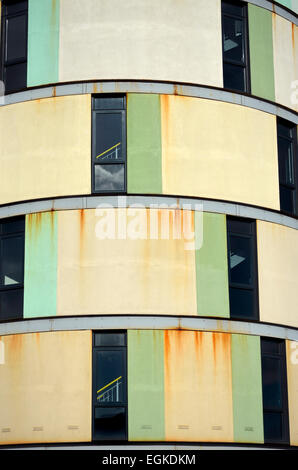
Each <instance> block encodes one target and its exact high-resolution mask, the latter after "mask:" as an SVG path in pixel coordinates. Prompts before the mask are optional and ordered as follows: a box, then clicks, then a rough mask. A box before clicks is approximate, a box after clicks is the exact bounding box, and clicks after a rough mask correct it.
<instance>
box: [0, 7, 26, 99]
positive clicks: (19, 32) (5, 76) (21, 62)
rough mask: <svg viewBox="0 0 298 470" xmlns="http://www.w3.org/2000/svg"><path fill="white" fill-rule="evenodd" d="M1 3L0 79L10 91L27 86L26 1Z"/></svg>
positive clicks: (7, 91) (7, 90)
mask: <svg viewBox="0 0 298 470" xmlns="http://www.w3.org/2000/svg"><path fill="white" fill-rule="evenodd" d="M2 4H3V7H2V80H3V82H4V85H5V92H6V93H11V92H14V91H18V90H21V89H23V88H26V86H27V36H28V2H27V1H17V0H5V1H4V2H2Z"/></svg>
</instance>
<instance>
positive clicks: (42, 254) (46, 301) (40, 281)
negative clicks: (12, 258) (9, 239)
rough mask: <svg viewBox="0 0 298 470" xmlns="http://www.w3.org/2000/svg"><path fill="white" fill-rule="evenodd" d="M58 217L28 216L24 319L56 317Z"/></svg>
mask: <svg viewBox="0 0 298 470" xmlns="http://www.w3.org/2000/svg"><path fill="white" fill-rule="evenodd" d="M56 291H57V214H56V213H55V212H42V213H37V214H29V215H27V216H26V232H25V274H24V317H25V318H28V317H48V316H54V315H56Z"/></svg>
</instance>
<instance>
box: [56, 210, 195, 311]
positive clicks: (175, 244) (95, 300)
mask: <svg viewBox="0 0 298 470" xmlns="http://www.w3.org/2000/svg"><path fill="white" fill-rule="evenodd" d="M129 211H130V210H129V209H128V212H127V213H126V209H108V210H107V212H106V214H108V216H106V215H105V214H101V215H100V216H99V215H97V213H96V210H85V211H83V210H81V211H63V212H60V213H59V215H58V286H57V315H97V314H99V315H102V314H130V313H131V314H151V313H154V314H175V315H176V314H177V315H179V314H180V315H195V314H196V311H197V310H196V308H197V307H196V281H195V272H196V269H195V252H194V251H187V250H185V240H184V239H183V238H182V239H180V240H174V239H170V240H163V239H159V240H154V239H150V233H149V229H148V228H146V227H145V232H144V233H143V235H144V239H135V240H134V239H131V238H130V237H131V235H129V236H128V238H127V239H118V236H117V233H116V239H101V238H97V235H100V234H99V227H98V225H97V224H101V221H104V220H106V221H107V223H109V221H111V220H112V221H113V220H115V219H114V217H116V224H117V223H118V222H119V226H120V225H121V223H120V219H121V217H124V220H126V217H125V216H126V214H127V216H128V217H127V221H128V225H127V227H128V232H129V233H132V230H133V229H132V225H130V223H131V222H132V223H136V225H137V224H138V221H140V224H141V225H142V223H143V221H144V220H145V223H146V222H148V225H147V227H149V210H146V209H139V210H138V211H137V216H135V217H134V216H133V215H132V213H130V212H129ZM161 212H163V216H162V215H161ZM166 212H167V211H166V210H163V211H157V212H156V214H157V216H158V217H159V222H158V223H159V226H161V225H162V224H163V220H165V219H163V217H164V216H165V215H166ZM172 213H173V214H174V215H175V211H172ZM129 214H130V215H129ZM142 215H143V216H144V218H142ZM178 215H179V211H178ZM108 217H109V218H108ZM117 217H119V218H118V219H117ZM190 222H191V224H192V228H193V213H190ZM135 228H136V230H137V231H138V230H139V229H138V228H137V227H135ZM147 230H148V232H147ZM140 233H141V232H140ZM137 236H138V234H137Z"/></svg>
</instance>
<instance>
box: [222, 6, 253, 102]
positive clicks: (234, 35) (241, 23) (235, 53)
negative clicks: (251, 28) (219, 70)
mask: <svg viewBox="0 0 298 470" xmlns="http://www.w3.org/2000/svg"><path fill="white" fill-rule="evenodd" d="M222 43H223V78H224V88H228V89H230V90H236V91H244V92H247V93H249V92H250V85H249V66H248V57H249V52H248V24H247V5H246V4H244V3H242V2H233V1H230V2H229V1H228V2H222Z"/></svg>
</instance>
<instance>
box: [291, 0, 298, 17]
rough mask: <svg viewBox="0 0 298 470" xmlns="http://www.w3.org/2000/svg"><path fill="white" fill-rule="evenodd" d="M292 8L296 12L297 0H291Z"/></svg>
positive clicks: (297, 7) (297, 10) (297, 9)
mask: <svg viewBox="0 0 298 470" xmlns="http://www.w3.org/2000/svg"><path fill="white" fill-rule="evenodd" d="M292 10H293V11H294V12H295V13H296V14H298V0H292Z"/></svg>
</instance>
